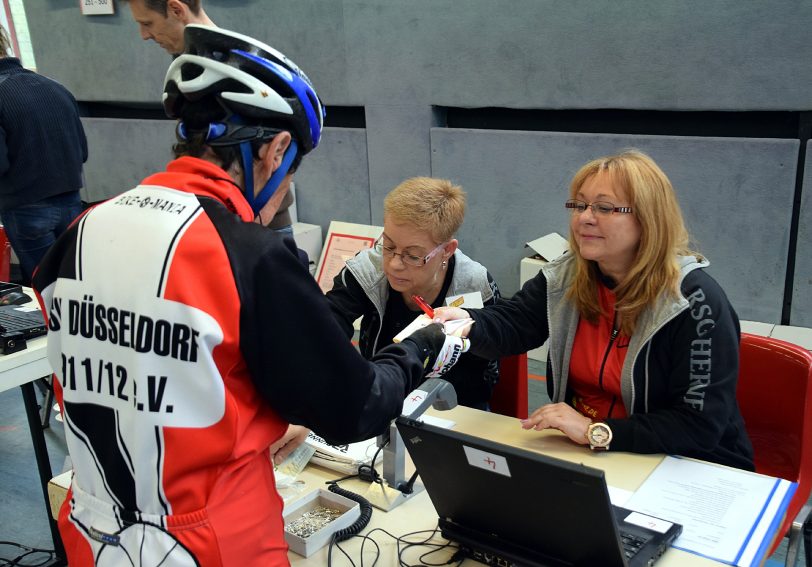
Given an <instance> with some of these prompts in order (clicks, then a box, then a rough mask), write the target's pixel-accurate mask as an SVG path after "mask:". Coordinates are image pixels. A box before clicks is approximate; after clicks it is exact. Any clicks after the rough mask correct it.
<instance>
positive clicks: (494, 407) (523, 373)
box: [490, 353, 528, 419]
mask: <svg viewBox="0 0 812 567" xmlns="http://www.w3.org/2000/svg"><path fill="white" fill-rule="evenodd" d="M527 404H528V401H527V353H523V354H515V355H512V356H506V357H504V358H502V359H501V360H500V361H499V381H498V382H497V383H496V386H494V388H493V392H492V393H491V400H490V405H491V411H494V412H496V413H501V414H502V415H509V416H511V417H518V418H520V419H524V418H526V417H527Z"/></svg>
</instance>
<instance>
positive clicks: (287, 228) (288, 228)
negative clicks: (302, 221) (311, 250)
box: [271, 224, 293, 236]
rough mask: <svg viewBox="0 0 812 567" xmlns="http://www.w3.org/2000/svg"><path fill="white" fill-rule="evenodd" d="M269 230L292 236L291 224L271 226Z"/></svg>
mask: <svg viewBox="0 0 812 567" xmlns="http://www.w3.org/2000/svg"><path fill="white" fill-rule="evenodd" d="M271 230H272V231H274V232H278V233H280V234H290V235H291V236H293V225H291V224H289V225H286V226H280V227H279V228H272V229H271Z"/></svg>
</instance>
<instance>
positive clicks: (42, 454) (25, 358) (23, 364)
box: [0, 290, 65, 565]
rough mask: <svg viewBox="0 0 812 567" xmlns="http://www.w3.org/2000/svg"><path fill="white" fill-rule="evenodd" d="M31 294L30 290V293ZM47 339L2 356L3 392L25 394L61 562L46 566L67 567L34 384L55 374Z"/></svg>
mask: <svg viewBox="0 0 812 567" xmlns="http://www.w3.org/2000/svg"><path fill="white" fill-rule="evenodd" d="M26 291H30V290H26ZM46 346H47V339H46V338H45V337H39V338H36V339H32V340H29V341H28V346H27V348H26V349H25V350H21V351H18V352H15V353H12V354H6V355H0V392H3V391H5V390H10V389H11V388H14V387H17V386H19V387H20V389H21V390H22V392H23V404H24V405H25V413H26V417H27V418H28V429H29V431H30V433H31V442H32V443H33V445H34V456H35V458H36V460H37V470H38V472H39V478H40V484H41V487H42V495H43V502H44V503H45V513H46V514H47V516H48V524H49V527H50V529H51V539H52V540H53V543H54V551H55V553H56V556H57V559H56V560H55V561H52V562H49V563H46V564H45V565H65V559H64V558H65V551H64V548H63V547H62V539H61V538H60V537H59V530H58V529H57V526H56V522H55V521H54V519H53V518H52V517H51V510H50V506H49V504H48V481H49V480H51V476H53V475H52V472H51V461H50V459H49V458H48V447H47V446H46V444H45V435H44V434H43V433H42V422H41V421H40V417H39V410H38V406H37V398H36V394H35V392H34V382H35V381H36V380H38V379H40V378H43V377H48V376H50V375H51V374H52V370H51V366H50V364H48V360H47V359H46Z"/></svg>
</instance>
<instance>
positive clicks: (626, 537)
mask: <svg viewBox="0 0 812 567" xmlns="http://www.w3.org/2000/svg"><path fill="white" fill-rule="evenodd" d="M620 541H621V543H622V544H623V553H624V554H625V555H626V559H629V558H631V557H633V556H635V555H636V554H637V552H638V551H640V548H641V547H643V546H644V545H645V544H646V542H647V541H648V539H647V538H642V537H638V536H636V535H634V534H630V533H628V532H624V531H622V530H621V532H620Z"/></svg>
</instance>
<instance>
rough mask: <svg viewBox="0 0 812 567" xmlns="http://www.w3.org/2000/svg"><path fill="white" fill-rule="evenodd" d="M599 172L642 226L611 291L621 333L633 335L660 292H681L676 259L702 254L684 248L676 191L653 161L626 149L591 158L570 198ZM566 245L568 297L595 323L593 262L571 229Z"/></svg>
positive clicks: (596, 304) (598, 311)
mask: <svg viewBox="0 0 812 567" xmlns="http://www.w3.org/2000/svg"><path fill="white" fill-rule="evenodd" d="M599 174H600V175H609V176H610V177H611V179H612V181H613V182H614V185H615V187H616V188H617V189H619V190H620V191H623V194H624V196H625V198H626V200H627V202H628V204H629V205H630V206H631V207H632V213H631V214H632V215H634V217H635V218H636V219H637V222H638V223H640V244H639V246H638V249H637V257H636V258H635V260H634V263H633V265H632V266H631V269H630V270H629V273H628V274H627V275H626V277H625V279H624V280H623V281H620V282H615V283H616V284H617V286H616V287H615V289H614V292H615V294H616V297H617V303H616V307H615V308H616V310H617V313H618V317H619V320H620V330H621V331H623V333H624V334H626V335H631V334H632V332H633V331H634V328H635V325H636V323H637V319H638V317H639V316H640V314H641V313H642V312H643V310H644V309H646V308H647V307H650V306H651V305H653V304H654V302H655V301H657V299H658V298H659V297H660V296H661V295H662V294H663V292H666V293H668V294H670V295H672V296H674V297H676V296H677V295H678V294H679V289H678V286H679V281H680V269H679V265H678V263H677V256H680V255H686V256H687V255H693V256H697V257H700V258H701V256H700V255H699V254H697V253H696V252H693V251H691V250H690V248H689V247H688V245H689V236H688V230H687V229H686V228H685V223H684V221H683V217H682V211H681V210H680V206H679V203H678V202H677V197H676V195H675V193H674V187H673V186H672V185H671V181H669V179H668V177H667V176H666V174H665V173H664V172H663V170H662V169H660V167H659V166H658V165H657V164H656V163H655V162H654V160H653V159H651V158H650V157H649V156H648V155H646V154H644V153H643V152H641V151H639V150H636V149H629V150H625V151H623V152H621V153H619V154H617V155H613V156H607V157H602V158H598V159H596V160H593V161H591V162H589V163H587V164H586V165H584V166H583V167H582V168H581V169H580V170H578V172H577V173H576V174H575V177H573V179H572V182H571V184H570V198H573V199H574V198H575V196H576V194H577V193H578V191H579V190H580V189H581V187H582V186H583V185H584V183H586V181H587V180H589V179H590V178H592V177H593V176H594V175H599ZM614 214H617V213H614ZM569 241H570V249H571V250H572V251H573V253H574V254H575V258H576V262H577V268H576V276H575V281H574V283H573V286H572V287H571V288H570V290H569V292H568V297H570V299H571V300H573V301H574V302H575V304H576V306H577V307H578V310H579V311H580V313H581V315H582V316H583V317H585V318H586V319H587V320H589V321H592V322H594V321H597V319H598V317H599V316H600V314H601V309H600V303H599V300H598V293H597V286H598V283H597V276H598V267H597V264H596V262H594V261H590V260H586V259H585V258H584V257H583V256H581V254H580V250H579V249H578V244H577V243H576V242H575V238H574V235H573V233H572V229H571V228H570V237H569Z"/></svg>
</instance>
